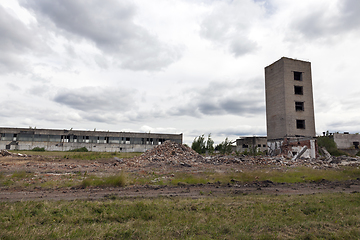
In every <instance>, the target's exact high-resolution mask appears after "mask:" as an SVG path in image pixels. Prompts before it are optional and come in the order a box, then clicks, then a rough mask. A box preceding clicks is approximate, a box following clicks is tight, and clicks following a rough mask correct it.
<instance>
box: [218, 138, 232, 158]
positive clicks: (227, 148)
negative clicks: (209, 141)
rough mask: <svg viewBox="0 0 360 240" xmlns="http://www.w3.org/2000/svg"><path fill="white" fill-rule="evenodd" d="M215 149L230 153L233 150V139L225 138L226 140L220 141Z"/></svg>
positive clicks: (222, 152)
mask: <svg viewBox="0 0 360 240" xmlns="http://www.w3.org/2000/svg"><path fill="white" fill-rule="evenodd" d="M215 149H216V150H218V151H219V152H220V153H221V154H223V155H225V154H230V153H231V151H232V147H231V141H229V139H228V138H225V141H223V142H222V143H219V144H218V145H217V146H216V148H215Z"/></svg>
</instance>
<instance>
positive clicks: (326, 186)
mask: <svg viewBox="0 0 360 240" xmlns="http://www.w3.org/2000/svg"><path fill="white" fill-rule="evenodd" d="M333 192H344V193H355V192H360V180H359V179H358V180H351V181H345V182H328V181H322V182H318V183H296V184H281V183H272V182H269V181H265V182H253V183H250V184H237V183H234V184H229V185H222V184H196V185H183V186H148V185H145V186H130V187H125V188H86V189H56V190H46V191H42V190H34V191H21V190H20V191H16V190H8V191H7V190H5V191H1V192H0V201H10V202H13V201H29V200H31V201H40V200H41V201H42V200H75V199H86V200H97V199H103V198H111V199H114V198H133V197H145V198H148V197H159V196H166V197H175V196H181V197H189V198H202V197H215V196H231V195H247V194H266V195H284V194H288V195H291V194H314V193H333Z"/></svg>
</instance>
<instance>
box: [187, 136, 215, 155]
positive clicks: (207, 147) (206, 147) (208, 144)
mask: <svg viewBox="0 0 360 240" xmlns="http://www.w3.org/2000/svg"><path fill="white" fill-rule="evenodd" d="M191 148H192V149H193V150H194V151H195V152H197V153H199V154H203V153H206V151H208V152H209V153H213V152H214V141H213V140H212V139H211V133H210V134H209V135H208V138H207V140H206V141H205V137H204V134H203V135H201V136H199V137H196V138H195V139H194V141H193V142H192V144H191Z"/></svg>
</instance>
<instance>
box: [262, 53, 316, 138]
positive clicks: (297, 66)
mask: <svg viewBox="0 0 360 240" xmlns="http://www.w3.org/2000/svg"><path fill="white" fill-rule="evenodd" d="M294 72H301V81H298V80H295V79H294ZM295 85H296V86H300V87H302V88H303V95H298V94H295V92H294V86H295ZM265 93H266V118H267V137H268V139H269V140H276V139H281V138H284V137H299V136H303V137H315V135H316V133H315V118H314V104H313V91H312V78H311V63H310V62H305V61H299V60H295V59H290V58H285V57H283V58H281V59H280V60H278V61H276V62H275V63H273V64H271V65H269V66H267V67H266V68H265ZM295 102H303V103H304V111H296V109H295ZM296 120H305V129H298V128H297V127H296Z"/></svg>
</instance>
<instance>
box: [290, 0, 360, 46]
mask: <svg viewBox="0 0 360 240" xmlns="http://www.w3.org/2000/svg"><path fill="white" fill-rule="evenodd" d="M329 8H330V6H329V5H324V6H323V7H322V8H314V9H312V10H311V9H310V11H308V13H306V12H303V13H302V16H303V17H300V18H299V19H297V20H295V21H293V22H292V23H291V24H290V26H291V28H292V29H294V30H295V31H294V32H295V33H294V34H293V36H292V37H291V38H292V39H293V38H298V37H299V35H298V34H296V33H299V34H300V37H303V38H306V39H308V40H309V39H312V40H315V39H321V38H325V39H327V38H331V37H336V36H339V35H340V34H343V33H347V32H351V31H359V30H360V2H359V1H356V0H341V1H338V3H337V10H338V12H336V13H333V14H329V12H331V11H330V9H329Z"/></svg>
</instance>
